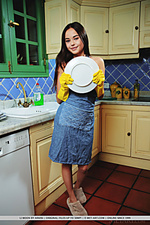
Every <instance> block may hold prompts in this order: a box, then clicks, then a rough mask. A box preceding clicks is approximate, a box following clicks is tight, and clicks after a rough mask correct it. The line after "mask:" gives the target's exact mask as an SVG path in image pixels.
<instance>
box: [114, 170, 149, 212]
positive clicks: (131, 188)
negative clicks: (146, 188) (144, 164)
mask: <svg viewBox="0 0 150 225" xmlns="http://www.w3.org/2000/svg"><path fill="white" fill-rule="evenodd" d="M141 172H142V169H141V171H140V172H139V174H138V175H137V177H136V179H135V181H134V182H133V184H132V186H131V187H130V188H129V190H128V192H127V194H126V196H125V197H124V199H123V201H122V203H121V206H120V209H119V210H118V212H117V214H116V215H118V213H119V212H120V210H121V208H122V206H124V205H123V204H124V202H125V200H126V199H127V197H128V195H129V193H130V191H131V190H133V186H134V184H135V183H136V181H137V180H138V178H139V176H140V173H141ZM128 208H129V207H128ZM132 209H134V208H132ZM134 210H137V209H134ZM138 211H140V212H142V213H143V211H141V210H138ZM144 213H145V212H144Z"/></svg>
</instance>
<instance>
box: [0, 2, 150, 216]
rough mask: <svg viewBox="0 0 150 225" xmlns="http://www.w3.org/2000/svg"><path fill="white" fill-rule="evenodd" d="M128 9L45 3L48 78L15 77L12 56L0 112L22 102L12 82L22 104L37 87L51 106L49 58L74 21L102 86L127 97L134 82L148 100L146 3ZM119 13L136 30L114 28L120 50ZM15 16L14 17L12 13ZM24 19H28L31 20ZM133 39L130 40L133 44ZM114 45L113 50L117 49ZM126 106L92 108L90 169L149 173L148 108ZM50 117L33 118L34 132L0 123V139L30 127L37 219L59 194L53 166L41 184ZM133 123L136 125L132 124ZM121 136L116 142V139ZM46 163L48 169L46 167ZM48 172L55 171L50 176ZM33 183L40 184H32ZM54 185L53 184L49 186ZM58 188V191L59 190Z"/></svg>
mask: <svg viewBox="0 0 150 225" xmlns="http://www.w3.org/2000/svg"><path fill="white" fill-rule="evenodd" d="M1 3H3V5H4V6H5V7H6V5H5V3H4V2H3V1H1ZM130 3H131V1H127V0H125V1H92V2H91V1H79V0H78V1H71V0H70V1H45V15H46V21H45V22H46V37H47V39H46V50H47V54H48V60H47V58H46V57H45V58H46V63H47V61H48V64H46V65H44V68H45V67H46V69H45V70H46V72H47V69H48V74H49V75H48V76H47V75H46V74H44V72H41V74H42V75H41V76H40V74H39V75H38V77H36V74H37V70H38V69H36V72H35V74H34V72H33V71H31V75H30V77H29V75H28V73H27V72H26V73H25V76H23V75H22V76H20V77H19V75H18V74H19V73H20V72H19V70H18V69H17V68H18V67H19V66H21V67H22V68H23V69H24V68H25V65H24V64H23V65H21V64H22V63H21V62H20V61H21V57H20V56H19V54H17V56H18V61H17V63H18V64H19V65H15V64H14V65H12V66H9V67H8V65H7V69H8V68H9V72H7V71H4V70H3V69H2V70H1V78H0V99H1V102H0V110H2V109H5V108H7V107H14V106H16V105H17V102H18V99H20V98H21V100H22V99H23V98H24V94H23V92H22V89H20V90H19V89H17V88H16V84H17V82H18V81H19V82H21V83H22V84H23V86H24V88H25V91H26V94H27V98H29V99H32V97H33V89H34V86H35V84H36V83H37V82H38V83H39V84H40V86H41V87H42V90H43V92H44V94H45V98H46V101H55V93H54V92H55V91H54V88H53V79H54V70H55V56H56V54H57V52H58V51H59V48H60V44H59V42H60V35H58V34H61V31H62V29H63V27H64V26H65V24H66V23H67V22H69V21H73V20H77V21H80V22H82V23H83V24H84V25H85V27H86V29H87V33H88V34H89V39H90V41H91V43H90V47H91V48H90V50H91V53H92V54H94V55H101V56H102V58H103V59H104V60H105V66H106V74H105V76H106V83H109V85H111V84H113V83H114V82H115V81H116V82H117V83H119V84H120V85H121V86H122V87H124V86H126V87H128V88H129V89H130V90H131V93H132V96H133V87H134V83H135V80H136V79H138V80H139V83H140V91H141V92H140V96H145V95H147V96H148V95H149V93H150V92H149V91H150V79H149V76H150V67H149V66H150V65H149V63H150V55H149V51H148V48H149V47H150V43H149V42H150V41H149V32H150V28H149V27H148V23H147V24H146V25H145V26H144V24H143V23H144V22H143V19H142V18H146V19H147V20H148V18H149V17H148V15H150V14H149V13H148V12H149V11H148V10H149V1H132V6H133V7H131V4H130ZM9 7H10V6H9ZM69 7H70V8H69ZM124 7H125V13H124V14H123V15H124V16H125V15H126V12H128V11H129V14H127V18H129V19H130V20H131V22H132V23H131V22H129V21H127V22H126V23H127V24H130V23H131V26H133V27H134V28H135V27H136V28H135V29H134V31H133V29H132V32H131V31H130V26H124V29H125V28H126V27H127V28H126V29H127V30H125V31H122V30H121V27H122V26H121V25H120V27H119V32H120V30H121V32H120V33H121V34H122V36H121V37H120V39H121V40H122V41H123V43H122V44H120V43H121V40H120V39H119V40H118V39H116V38H118V37H119V35H118V31H117V28H116V26H115V23H116V24H117V26H119V24H118V23H117V22H118V21H122V20H123V19H124V20H125V21H126V19H125V18H124V17H123V19H121V18H120V17H119V16H120V14H119V13H117V12H119V11H122V12H124V11H123V10H124ZM144 7H145V8H144ZM67 9H70V10H67ZM129 9H130V10H131V9H132V10H133V11H130V10H129ZM137 9H138V10H137ZM142 9H143V10H142ZM144 9H145V10H144ZM15 10H16V11H17V8H16V9H15ZM115 10H116V11H115ZM118 10H119V11H118ZM16 11H15V14H16V15H17V16H18V17H19V16H21V15H22V14H21V13H20V12H18V13H17V12H16ZM18 11H19V10H18ZM58 12H59V13H58ZM115 12H116V14H115ZM144 12H145V13H147V16H145V17H144V15H143V13H144ZM108 14H109V17H108ZM58 15H59V16H58ZM64 15H65V16H64ZM17 16H16V17H17ZM113 16H114V17H113ZM115 16H116V17H115ZM108 18H109V19H108ZM29 19H31V17H30V18H29ZM115 19H116V20H115ZM108 20H109V21H108ZM124 20H123V21H124ZM34 21H35V20H34ZM112 21H115V22H114V23H113V24H112ZM100 22H101V24H100ZM148 22H149V21H148ZM54 24H55V26H54ZM93 24H95V26H93ZM108 25H109V26H108ZM113 26H114V27H113ZM97 27H99V29H97ZM137 27H138V28H137ZM13 28H14V27H11V31H12V32H13V30H12V29H13ZM102 29H103V30H104V31H103V30H102ZM105 31H106V32H105ZM113 32H114V33H113ZM124 32H125V33H124ZM129 32H130V33H129ZM126 33H128V38H127V37H126V35H125V34H126ZM95 34H96V35H95ZM129 34H130V35H131V34H132V35H133V36H130V35H129ZM13 35H14V34H13ZM18 35H21V34H18ZM2 37H3V36H2V34H1V36H0V38H1V39H0V40H2ZM123 37H125V38H123ZM133 37H134V38H135V39H133ZM20 39H21V38H20ZM20 39H19V41H18V42H19V43H23V41H22V42H21V41H20ZM114 39H115V40H117V41H115V42H114V43H111V40H114ZM127 41H128V43H127ZM32 42H33V41H32ZM118 43H119V45H117V44H118ZM32 44H33V43H32ZM123 44H124V46H123ZM120 45H122V47H120ZM108 46H109V48H108ZM139 48H140V50H139ZM17 49H18V48H17ZM113 51H114V52H113ZM33 61H34V60H33ZM33 61H32V62H30V64H33V63H34V62H33ZM24 63H25V62H24ZM1 64H3V63H1ZM11 64H12V63H11ZM31 66H32V65H31ZM35 66H37V65H35ZM15 69H16V72H14V70H15ZM3 71H4V72H3ZM24 71H25V70H24ZM41 71H42V68H41ZM46 72H45V73H46ZM4 77H5V78H4ZM105 90H106V91H105V93H106V94H108V96H105V97H109V96H110V91H109V88H108V87H106V88H105ZM106 94H105V95H106ZM130 100H131V99H129V100H126V101H125V100H124V99H122V100H117V101H114V100H113V101H112V100H111V99H110V100H104V101H103V102H99V101H97V102H96V107H95V115H96V116H95V118H96V121H97V123H95V124H96V125H95V126H96V128H95V139H94V146H93V163H94V162H96V160H97V159H100V160H102V161H106V162H110V163H117V164H121V165H128V166H132V167H136V168H141V169H145V170H150V167H149V159H150V154H149V151H150V149H149V143H148V140H149V133H150V132H149V127H150V126H149V123H150V122H149V104H150V103H149V102H144V103H143V102H134V101H130ZM22 101H23V100H22ZM116 111H117V112H116ZM116 113H118V114H116ZM54 115H55V113H54V112H53V113H52V114H51V116H49V115H45V116H44V115H43V116H40V117H39V118H38V123H39V124H37V127H36V126H35V125H36V123H37V122H36V121H37V119H36V117H35V118H33V119H28V121H27V120H22V119H20V118H19V119H14V118H7V120H3V121H1V124H0V126H1V129H0V130H1V135H5V134H7V133H11V132H14V131H17V130H18V129H24V128H29V127H30V131H29V133H30V146H32V150H31V149H30V151H31V164H32V165H31V167H32V171H34V175H33V174H32V176H33V189H34V203H35V211H36V214H37V215H40V214H41V213H43V212H44V211H45V210H46V209H47V207H48V206H49V205H50V204H52V203H53V202H54V201H55V200H56V199H55V198H56V196H58V192H59V194H61V193H63V192H64V191H65V188H64V186H63V185H62V177H61V175H60V167H59V166H57V167H56V165H54V164H53V163H52V165H51V171H52V172H51V173H50V174H47V177H45V178H43V174H45V171H47V168H49V166H48V167H47V165H46V166H44V164H45V163H44V162H47V161H48V159H47V158H46V153H45V154H42V148H44V146H48V147H49V144H50V143H48V139H49V137H51V135H52V129H53V118H54ZM114 115H115V116H114ZM143 117H144V119H143ZM116 118H117V119H116ZM138 118H139V120H138V121H137V119H138ZM110 119H111V121H112V124H111V123H107V121H109V120H110ZM101 120H102V123H100V122H101ZM104 121H105V122H104ZM117 121H119V123H121V124H120V126H118V125H117V124H116V123H118V122H117ZM124 121H128V123H127V124H126V123H125V122H124ZM141 121H142V122H141ZM7 122H8V124H9V128H8V126H6V123H7ZM136 122H137V123H138V125H136ZM18 123H19V124H18ZM40 123H42V127H41V126H40ZM99 124H100V125H99ZM105 124H107V126H105ZM109 124H110V126H109ZM134 125H135V126H140V128H139V131H138V133H136V130H133V134H132V135H131V128H132V129H133V126H134ZM101 126H102V128H101ZM110 127H111V129H112V127H113V132H114V131H115V132H116V133H115V132H114V133H115V135H116V136H115V138H114V139H113V140H112V139H111V137H110V136H108V135H109V134H110V135H112V133H111V131H110ZM115 127H117V128H118V127H119V129H115ZM8 129H9V130H8ZM145 129H146V131H145V134H143V133H144V132H142V131H143V130H145ZM44 130H45V132H44ZM140 131H141V132H140ZM105 132H107V133H108V134H107V136H108V139H107V140H106V139H105V137H104V136H103V135H102V141H101V138H100V137H101V133H102V134H103V133H105ZM126 133H129V136H128V135H125V134H126ZM121 134H122V136H120V135H121ZM40 135H41V136H40ZM136 135H138V136H136ZM37 136H39V137H37ZM141 136H142V140H143V142H144V152H141V151H138V149H136V150H137V151H136V150H135V151H132V152H131V149H133V150H134V149H135V146H134V144H135V140H136V139H139V137H141ZM117 137H119V138H117ZM40 138H42V139H43V140H45V141H43V142H42V141H41V142H39V140H40ZM131 138H132V139H131ZM118 140H122V141H121V143H120V142H118ZM115 141H116V142H115ZM101 142H102V143H101ZM36 143H37V144H39V152H36V150H35V145H36ZM40 146H43V147H41V149H40ZM101 146H102V147H101ZM118 146H119V147H118ZM124 146H125V148H124ZM48 147H47V148H48ZM136 147H139V148H141V146H140V143H138V145H137V146H136ZM116 149H117V152H116ZM99 152H100V154H99ZM98 154H99V156H98ZM37 157H41V158H37ZM37 159H38V160H37ZM43 159H44V162H43ZM36 160H37V161H38V162H37V161H36ZM47 163H48V164H49V161H48V162H47ZM39 166H41V167H39ZM39 168H40V171H39ZM73 170H74V174H75V173H76V167H74V168H73ZM53 171H56V174H55V175H54V172H53ZM74 177H75V175H74ZM56 178H57V179H56ZM74 179H76V178H74ZM38 180H39V181H40V182H38ZM55 180H56V182H54V181H55ZM47 181H48V183H47ZM36 187H38V188H36ZM58 187H60V189H59V188H58ZM55 190H56V191H55ZM51 193H52V194H51ZM148 212H149V211H148Z"/></svg>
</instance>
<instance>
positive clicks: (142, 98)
mask: <svg viewBox="0 0 150 225" xmlns="http://www.w3.org/2000/svg"><path fill="white" fill-rule="evenodd" d="M132 101H135V102H150V97H139V98H138V99H133V100H132Z"/></svg>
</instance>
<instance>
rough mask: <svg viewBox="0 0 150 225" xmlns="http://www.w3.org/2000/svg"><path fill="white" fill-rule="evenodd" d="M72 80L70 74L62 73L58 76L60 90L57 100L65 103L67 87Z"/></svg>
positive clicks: (67, 94) (67, 93)
mask: <svg viewBox="0 0 150 225" xmlns="http://www.w3.org/2000/svg"><path fill="white" fill-rule="evenodd" d="M72 82H73V79H72V78H71V75H70V74H66V73H62V74H61V76H60V85H61V87H60V89H59V92H58V96H57V97H58V98H59V99H60V100H62V101H66V100H67V99H68V97H69V87H68V84H72Z"/></svg>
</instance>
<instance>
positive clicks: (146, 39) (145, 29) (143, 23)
mask: <svg viewBox="0 0 150 225" xmlns="http://www.w3.org/2000/svg"><path fill="white" fill-rule="evenodd" d="M148 47H150V1H149V0H146V1H142V2H141V18H140V48H148Z"/></svg>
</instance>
